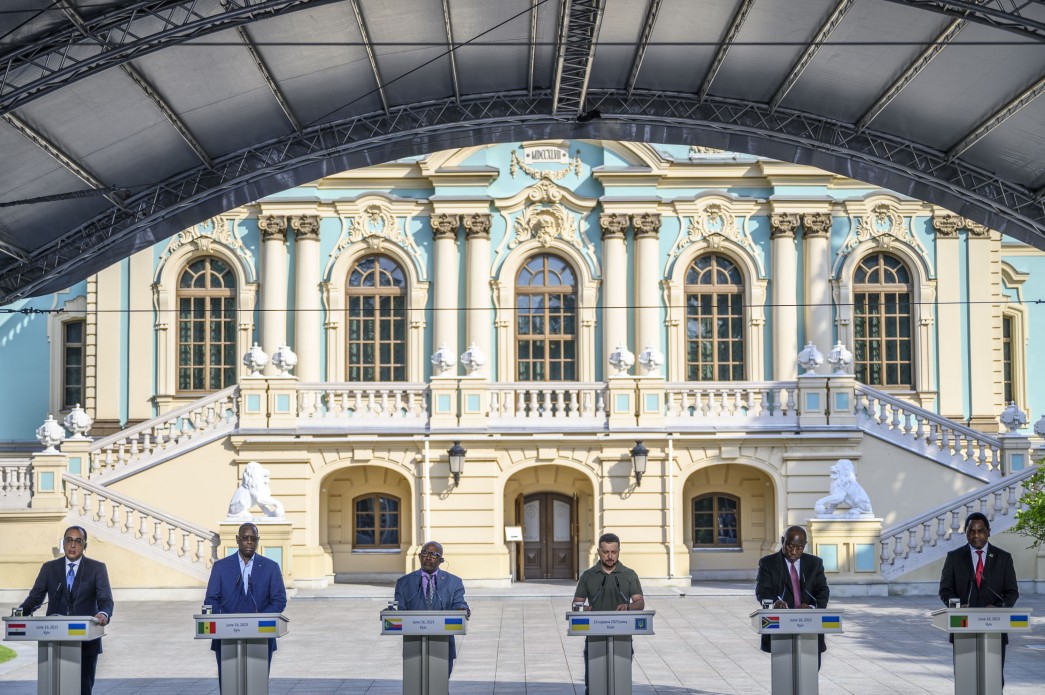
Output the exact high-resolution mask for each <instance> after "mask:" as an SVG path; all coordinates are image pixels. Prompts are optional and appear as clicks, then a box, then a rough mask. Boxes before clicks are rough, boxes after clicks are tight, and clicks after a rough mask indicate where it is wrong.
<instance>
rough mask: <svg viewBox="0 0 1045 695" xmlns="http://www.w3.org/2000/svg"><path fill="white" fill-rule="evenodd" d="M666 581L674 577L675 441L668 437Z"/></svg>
mask: <svg viewBox="0 0 1045 695" xmlns="http://www.w3.org/2000/svg"><path fill="white" fill-rule="evenodd" d="M667 473H668V579H673V578H674V577H675V439H674V438H673V437H672V436H671V435H670V434H669V435H668V471H667Z"/></svg>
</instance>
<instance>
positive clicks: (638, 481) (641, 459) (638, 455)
mask: <svg viewBox="0 0 1045 695" xmlns="http://www.w3.org/2000/svg"><path fill="white" fill-rule="evenodd" d="M647 461H649V449H647V448H646V447H644V446H643V445H642V441H641V440H640V441H637V442H635V446H634V447H633V448H632V450H631V465H632V467H633V468H634V469H635V487H638V486H640V485H642V476H643V474H644V473H645V472H646V462H647Z"/></svg>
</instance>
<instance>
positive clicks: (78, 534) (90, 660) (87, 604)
mask: <svg viewBox="0 0 1045 695" xmlns="http://www.w3.org/2000/svg"><path fill="white" fill-rule="evenodd" d="M62 549H63V550H64V551H65V557H60V558H58V559H57V560H51V561H50V562H45V563H44V564H43V566H41V567H40V574H38V575H37V576H36V581H35V582H34V583H33V588H32V589H31V590H30V591H29V596H28V597H26V599H25V600H24V601H22V605H21V606H19V608H21V609H22V613H23V614H25V615H32V614H33V611H35V610H36V609H38V608H39V607H40V605H41V604H43V602H44V596H45V595H46V596H47V615H85V616H86V615H91V616H94V620H95V621H97V622H98V623H99V624H101V625H108V624H109V618H111V617H112V610H113V601H112V589H110V588H109V573H108V572H107V571H106V569H105V563H103V562H98V561H97V560H92V559H90V558H89V557H85V556H84V554H83V553H84V551H85V550H87V531H85V530H84V529H83V528H81V527H79V526H70V527H69V528H67V529H65V534H63V536H62ZM101 653H102V638H101V637H99V638H98V639H93V640H90V641H88V642H84V643H83V646H82V652H81V654H82V657H81V658H82V661H81V662H80V695H91V689H92V688H94V674H95V670H96V668H97V666H98V655H99V654H101Z"/></svg>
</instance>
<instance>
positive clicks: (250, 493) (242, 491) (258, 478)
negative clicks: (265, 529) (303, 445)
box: [228, 461, 284, 521]
mask: <svg viewBox="0 0 1045 695" xmlns="http://www.w3.org/2000/svg"><path fill="white" fill-rule="evenodd" d="M254 505H257V506H258V507H260V508H261V511H262V512H264V514H265V516H267V517H272V518H275V519H282V518H283V517H284V511H283V503H282V502H280V501H279V500H277V499H276V498H275V497H273V496H272V490H271V489H270V488H269V472H268V471H267V470H265V469H264V468H262V467H261V464H260V463H258V462H257V461H251V462H250V463H248V464H247V467H246V468H244V469H243V481H242V482H241V483H240V486H239V487H238V488H236V492H234V493H233V494H232V501H231V502H229V517H228V518H229V520H244V521H248V520H250V519H251V518H252V517H251V515H250V510H251V507H253V506H254Z"/></svg>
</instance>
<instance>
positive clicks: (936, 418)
mask: <svg viewBox="0 0 1045 695" xmlns="http://www.w3.org/2000/svg"><path fill="white" fill-rule="evenodd" d="M856 392H857V393H858V394H861V395H870V396H874V397H875V398H877V399H878V400H880V401H885V402H886V403H888V404H889V405H891V406H893V407H896V408H902V409H904V410H909V411H916V412H917V413H918V415H920V416H922V417H924V418H925V419H926V420H927V421H929V422H932V423H933V424H936V425H939V426H941V427H946V428H947V429H950V430H954V431H955V432H958V433H960V434H963V435H965V436H966V437H969V438H970V439H976V440H979V441H982V442H984V443H987V444H990V445H991V446H992V447H999V448H1000V447H1001V442H1000V441H999V440H998V439H997V438H995V437H992V436H990V435H989V434H984V433H983V432H980V431H979V430H974V429H973V428H971V427H967V426H966V425H963V424H961V423H959V422H955V421H954V420H951V419H949V418H945V417H943V416H942V415H937V414H936V413H934V412H932V411H931V410H926V409H925V408H921V407H919V406H917V405H914V404H913V403H910V402H908V401H905V400H903V399H902V398H897V397H896V396H890V395H889V394H887V393H885V392H884V391H879V390H878V389H876V388H874V387H873V386H868V385H867V384H861V383H860V382H857V383H856Z"/></svg>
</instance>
